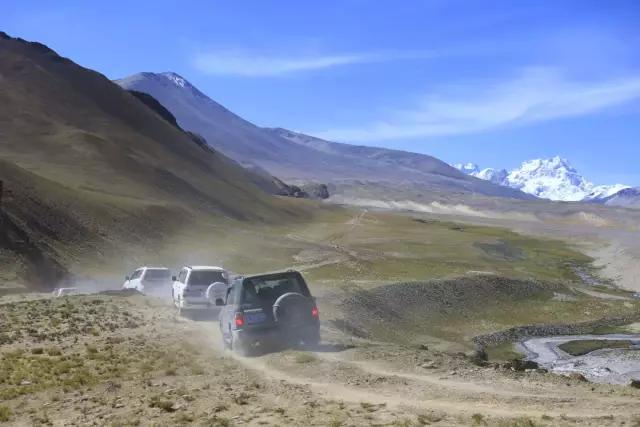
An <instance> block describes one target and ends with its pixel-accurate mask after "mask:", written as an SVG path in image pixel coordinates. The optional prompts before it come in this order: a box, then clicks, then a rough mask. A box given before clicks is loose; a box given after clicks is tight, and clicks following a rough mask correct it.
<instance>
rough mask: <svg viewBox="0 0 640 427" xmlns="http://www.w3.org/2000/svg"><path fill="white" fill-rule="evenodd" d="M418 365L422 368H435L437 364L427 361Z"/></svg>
mask: <svg viewBox="0 0 640 427" xmlns="http://www.w3.org/2000/svg"><path fill="white" fill-rule="evenodd" d="M420 367H421V368H424V369H436V368H437V367H438V366H437V365H436V363H435V362H434V361H429V362H425V363H423V364H422V365H420Z"/></svg>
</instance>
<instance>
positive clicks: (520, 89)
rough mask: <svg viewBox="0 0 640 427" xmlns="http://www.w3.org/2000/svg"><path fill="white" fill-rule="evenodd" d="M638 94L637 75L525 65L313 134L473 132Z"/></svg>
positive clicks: (343, 137) (377, 137) (569, 113)
mask: <svg viewBox="0 0 640 427" xmlns="http://www.w3.org/2000/svg"><path fill="white" fill-rule="evenodd" d="M637 98H640V77H637V76H632V77H627V78H621V79H614V80H607V81H596V82H575V81H571V80H570V79H567V78H566V77H565V76H564V75H563V73H562V72H561V71H560V70H558V69H555V68H527V69H523V70H521V72H520V73H519V75H518V76H517V77H515V78H513V79H511V80H507V81H503V82H498V83H493V84H489V85H486V84H478V83H477V82H476V83H474V84H467V85H461V86H457V87H455V88H449V90H445V91H440V92H436V93H431V94H429V95H427V96H425V97H424V98H423V101H422V102H421V103H419V104H418V105H417V106H416V107H414V108H412V109H408V110H401V111H395V112H393V113H391V114H390V115H389V117H387V118H385V119H383V120H377V121H372V122H371V123H366V124H364V125H362V126H354V127H346V128H337V129H328V130H324V131H319V132H312V134H313V135H315V136H318V137H320V138H324V139H328V140H336V141H348V142H364V141H384V140H393V139H411V138H422V137H433V136H444V135H461V134H472V133H478V132H482V131H487V130H491V129H496V128H500V127H504V126H510V125H513V126H517V125H526V124H530V123H535V122H541V121H547V120H553V119H559V118H563V117H573V116H581V115H586V114H591V113H595V112H598V111H601V110H604V109H606V108H609V107H613V106H616V105H620V104H623V103H625V102H629V101H632V100H635V99H637Z"/></svg>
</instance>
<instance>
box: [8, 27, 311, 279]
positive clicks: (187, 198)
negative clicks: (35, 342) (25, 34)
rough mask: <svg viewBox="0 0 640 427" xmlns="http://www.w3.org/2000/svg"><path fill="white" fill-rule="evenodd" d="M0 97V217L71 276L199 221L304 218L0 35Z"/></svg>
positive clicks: (179, 134)
mask: <svg viewBox="0 0 640 427" xmlns="http://www.w3.org/2000/svg"><path fill="white" fill-rule="evenodd" d="M0 89H1V90H0V158H1V159H2V164H1V165H0V180H3V181H4V182H5V185H4V187H5V192H6V193H7V194H10V195H11V197H8V196H5V200H4V201H3V204H2V209H3V211H4V212H3V215H5V217H6V218H9V219H10V220H11V222H12V224H14V225H15V226H16V227H17V228H19V229H20V230H21V232H22V233H24V234H25V235H27V236H29V238H30V241H32V242H35V244H36V245H37V248H36V249H37V250H39V251H40V253H41V255H42V256H43V257H46V258H48V259H51V260H53V261H55V262H59V263H62V264H65V265H67V266H68V265H70V264H72V263H78V262H79V260H80V259H83V258H84V257H88V256H89V255H94V254H96V253H98V254H101V255H102V256H104V257H106V254H107V253H111V254H112V255H113V254H114V253H115V254H116V255H115V256H116V257H118V256H123V254H124V253H126V251H124V252H121V251H122V249H123V245H127V244H131V250H134V249H135V248H141V247H142V248H149V247H154V243H152V242H155V244H157V243H158V242H163V241H166V239H170V238H171V236H172V235H173V233H174V232H175V231H176V230H178V229H180V228H184V227H186V226H188V224H189V221H190V220H192V219H194V218H197V217H199V216H202V215H206V216H207V217H209V218H220V219H221V220H223V219H231V220H236V221H268V222H281V221H287V220H288V219H289V220H290V219H292V218H295V217H296V216H297V215H302V213H301V212H297V211H296V209H295V208H292V207H291V206H288V205H287V206H285V207H283V206H281V205H282V204H283V203H285V202H283V201H278V200H276V199H274V198H273V197H271V196H269V195H268V194H266V193H264V192H262V191H261V190H259V189H258V188H257V187H256V186H255V185H254V184H252V183H251V182H250V181H249V179H248V176H247V174H248V172H247V171H246V170H244V169H243V168H241V167H239V166H238V165H237V164H235V163H234V162H232V161H230V160H229V159H227V158H225V157H224V156H222V155H221V154H219V153H216V152H215V151H213V150H210V149H207V150H203V149H202V148H201V147H199V146H198V145H196V144H194V143H193V142H192V141H191V139H190V138H189V136H188V135H187V134H186V133H185V132H183V131H181V130H180V129H177V128H176V127H174V126H172V125H171V124H170V123H168V122H166V121H165V120H164V119H163V118H161V117H160V116H159V115H158V114H156V113H155V112H154V111H153V110H151V109H150V108H148V107H147V106H146V105H145V104H144V103H142V102H140V101H139V100H138V99H136V98H135V97H134V96H132V95H131V94H129V93H127V92H126V91H124V90H122V89H121V88H120V87H119V86H117V85H115V84H114V83H112V82H111V81H110V80H108V79H107V78H106V77H104V76H102V75H101V74H99V73H96V72H94V71H91V70H88V69H85V68H83V67H80V66H78V65H76V64H74V63H73V62H72V61H70V60H69V59H66V58H62V57H60V56H58V55H57V54H56V53H55V52H54V51H52V50H51V49H49V48H47V47H46V46H44V45H42V44H39V43H30V42H26V41H24V40H21V39H14V38H11V37H9V36H7V35H6V34H4V33H0ZM18 234H19V233H18ZM16 235H17V234H16V233H14V234H12V236H14V237H11V241H9V237H7V236H5V237H6V238H5V239H4V240H2V239H0V242H1V243H2V246H1V247H0V263H7V264H9V263H13V264H16V263H18V264H20V263H22V264H24V266H25V267H24V269H22V270H20V268H18V269H17V270H19V271H16V277H18V276H20V277H26V276H25V275H27V273H28V272H27V270H28V265H29V262H28V260H26V259H25V258H24V256H22V255H21V254H20V253H19V251H18V252H16V250H15V248H14V249H11V248H12V247H13V246H12V245H14V244H16V239H17V237H15V236H16ZM5 280H8V279H5ZM32 283H33V281H32ZM42 285H43V286H44V285H51V283H46V284H45V283H42Z"/></svg>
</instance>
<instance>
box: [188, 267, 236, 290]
mask: <svg viewBox="0 0 640 427" xmlns="http://www.w3.org/2000/svg"><path fill="white" fill-rule="evenodd" d="M215 282H222V283H227V280H226V279H225V278H224V273H223V272H222V271H217V270H193V271H192V272H191V274H190V275H189V286H209V285H210V284H212V283H215Z"/></svg>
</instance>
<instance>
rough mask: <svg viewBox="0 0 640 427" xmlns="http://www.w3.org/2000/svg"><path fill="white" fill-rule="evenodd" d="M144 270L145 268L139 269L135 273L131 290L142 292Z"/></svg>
mask: <svg viewBox="0 0 640 427" xmlns="http://www.w3.org/2000/svg"><path fill="white" fill-rule="evenodd" d="M144 270H145V269H144V268H139V269H137V270H136V271H134V272H133V274H132V275H131V280H129V287H130V288H131V289H137V290H138V291H142V275H143V274H144Z"/></svg>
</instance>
